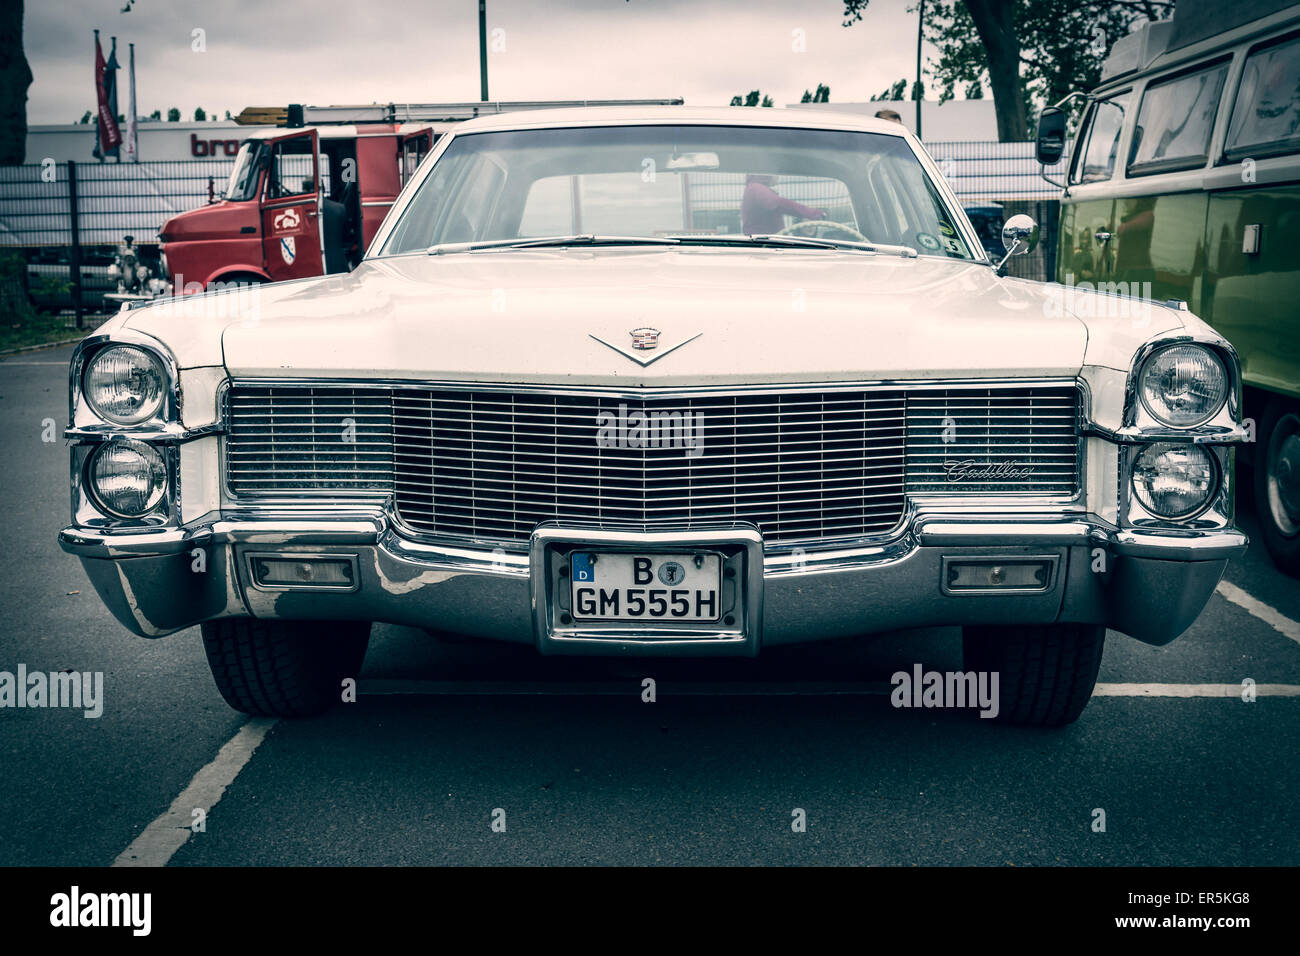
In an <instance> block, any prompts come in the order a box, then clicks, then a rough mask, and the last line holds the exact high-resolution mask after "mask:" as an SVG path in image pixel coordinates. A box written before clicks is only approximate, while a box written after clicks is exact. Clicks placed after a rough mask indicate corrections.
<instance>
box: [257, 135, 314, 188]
mask: <svg viewBox="0 0 1300 956" xmlns="http://www.w3.org/2000/svg"><path fill="white" fill-rule="evenodd" d="M312 160H313V157H312V154H311V137H310V136H295V137H293V138H292V139H282V140H280V141H279V142H278V143H276V144H275V145H274V146H273V147H272V151H271V172H270V175H268V176H267V179H266V198H267V199H280V198H282V197H284V196H301V195H303V194H304V193H314V192H315V191H316V182H315V180H314V179H313V173H314V170H315V168H316V164H315V163H314V162H313V161H312Z"/></svg>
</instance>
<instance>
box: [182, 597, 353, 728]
mask: <svg viewBox="0 0 1300 956" xmlns="http://www.w3.org/2000/svg"><path fill="white" fill-rule="evenodd" d="M202 630H203V649H204V651H206V652H207V655H208V666H209V667H210V668H211V669H212V678H213V680H215V681H216V683H217V690H219V691H220V692H221V696H222V697H224V698H225V699H226V703H228V704H229V705H230V706H231V707H233V708H235V709H236V710H242V711H243V712H244V713H246V714H253V715H254V716H257V717H310V716H312V715H313V714H319V713H321V712H322V711H324V710H325V709H327V708H328V707H329V706H330V705H331V704H333V703H335V702H336V701H338V700H340V699H342V681H343V678H345V677H356V676H357V673H358V672H359V671H360V670H361V661H362V660H363V659H364V658H365V656H366V645H367V644H368V643H369V642H370V623H369V622H368V621H363V622H357V621H260V620H256V619H254V618H227V619H222V620H219V621H208V622H207V623H205V624H203V625H202Z"/></svg>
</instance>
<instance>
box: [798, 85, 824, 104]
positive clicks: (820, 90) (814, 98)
mask: <svg viewBox="0 0 1300 956" xmlns="http://www.w3.org/2000/svg"><path fill="white" fill-rule="evenodd" d="M830 101H831V88H830V87H829V86H827V85H826V84H825V83H818V84H817V92H816V93H811V92H809V91H808V90H804V91H803V96H801V97H799V102H800V103H829V102H830Z"/></svg>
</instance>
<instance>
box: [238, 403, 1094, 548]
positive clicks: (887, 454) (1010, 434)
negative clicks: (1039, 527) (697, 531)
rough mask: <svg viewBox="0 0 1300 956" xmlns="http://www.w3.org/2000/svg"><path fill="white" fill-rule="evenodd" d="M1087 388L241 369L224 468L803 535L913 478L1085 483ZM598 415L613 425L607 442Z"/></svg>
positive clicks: (866, 512)
mask: <svg viewBox="0 0 1300 956" xmlns="http://www.w3.org/2000/svg"><path fill="white" fill-rule="evenodd" d="M1077 402H1078V393H1077V390H1076V388H1075V387H1074V385H1073V384H1072V383H1071V384H1063V385H1051V386H1032V387H1030V386H999V387H993V388H990V387H979V386H965V385H961V386H953V387H950V388H944V389H932V388H914V389H903V388H897V387H895V388H877V387H871V388H864V387H857V388H827V389H824V390H804V389H784V390H781V389H769V390H762V391H757V390H756V391H740V392H728V393H690V394H682V393H678V394H675V395H671V396H650V397H640V396H638V397H629V396H628V395H626V394H618V393H609V394H603V393H599V392H592V393H587V394H551V393H548V392H546V391H544V390H540V389H537V390H534V389H516V390H513V391H509V390H500V391H498V390H487V389H450V388H441V387H438V388H434V387H427V386H409V387H408V386H394V387H378V386H376V387H354V386H330V385H311V386H302V385H294V384H275V385H245V384H238V385H235V386H233V387H232V388H231V389H230V390H229V395H228V417H229V422H230V428H229V436H228V439H227V443H226V469H227V483H228V487H229V489H230V491H231V493H232V494H234V495H236V496H254V497H267V496H277V495H278V496H293V495H298V494H322V493H332V494H334V495H335V496H338V495H340V494H347V493H350V492H363V493H369V492H374V493H383V494H391V495H392V496H393V502H394V506H395V509H396V511H397V515H398V517H399V518H400V520H401V521H402V522H403V523H404V524H405V525H406V526H407V527H409V528H410V529H412V530H413V531H415V532H418V533H427V534H434V535H449V536H455V537H469V538H476V539H480V540H488V541H501V542H521V541H523V540H526V539H527V537H528V536H529V534H530V533H531V532H532V530H533V528H534V527H535V526H536V525H537V524H539V523H540V522H542V521H548V520H562V521H563V520H568V521H573V522H582V523H587V524H592V523H594V524H599V525H604V526H617V527H620V528H629V527H631V528H644V529H653V528H656V527H675V528H691V527H694V526H701V525H707V524H715V523H717V522H727V521H737V520H738V521H746V522H752V523H754V524H756V525H758V527H759V528H760V530H761V531H762V533H763V536H764V538H765V539H766V540H767V541H769V542H777V543H781V542H785V543H797V542H805V541H817V540H822V539H827V538H834V537H841V536H849V535H862V534H876V533H881V532H885V531H889V530H890V529H892V528H894V527H895V526H897V525H898V523H899V522H900V521H901V519H902V516H903V514H904V510H905V500H906V495H908V494H933V493H941V494H951V495H964V494H971V493H983V494H987V493H990V492H993V493H1003V492H1005V493H1008V494H1016V495H1026V494H1027V495H1034V496H1040V497H1042V496H1057V495H1060V496H1068V495H1071V494H1073V493H1074V492H1075V491H1076V490H1077V488H1078V483H1079V471H1078V467H1079V466H1078V440H1077V411H1078V410H1077ZM620 406H621V407H622V408H621V418H622V420H623V421H625V422H626V421H627V420H629V419H630V420H631V421H632V423H633V424H635V423H636V421H637V416H638V415H641V416H645V417H646V419H648V420H651V421H659V422H660V423H663V422H670V423H673V424H677V423H678V422H685V423H694V422H698V431H695V430H692V429H687V430H686V431H685V432H684V433H683V432H682V431H680V430H679V431H675V432H673V433H672V435H671V436H670V437H674V438H676V439H679V440H678V441H668V442H661V443H660V447H637V443H636V442H635V441H627V440H619V436H618V434H617V432H616V431H609V429H610V426H611V421H610V418H605V419H601V418H599V416H600V415H601V414H602V413H607V414H608V415H609V416H611V417H612V418H613V420H614V422H617V421H618V420H619V419H620ZM672 416H678V417H676V418H673V417H672ZM693 416H699V418H698V419H695V418H693ZM349 421H350V423H351V425H352V426H353V427H352V430H351V432H350V433H349V432H348V431H347V423H348V422H349ZM602 423H604V424H605V427H606V429H607V431H606V436H605V437H606V438H612V439H614V440H613V441H612V442H611V441H598V430H599V428H600V427H601V425H602ZM349 434H350V440H349ZM683 434H684V435H685V436H686V437H687V438H688V439H689V437H690V436H691V435H692V434H696V435H699V436H702V439H703V441H702V443H701V445H700V447H699V448H698V449H697V450H696V451H692V450H690V449H689V448H683V447H682V446H681V442H680V439H681V438H682V437H683ZM628 437H631V436H627V435H625V436H623V438H624V439H626V438H628ZM643 437H644V436H643ZM642 444H643V445H644V444H645V443H644V442H643V443H642ZM967 459H973V460H974V461H975V463H976V464H975V465H972V466H962V465H961V464H960V463H961V462H963V461H966V460H967ZM953 462H957V463H958V464H957V466H956V467H954V466H953V464H952V463H953ZM1008 462H1010V463H1012V464H1011V465H1007V464H1006V463H1008ZM990 467H991V468H993V469H994V471H993V472H992V473H984V472H979V471H978V468H985V469H988V468H990ZM1008 467H1010V468H1012V469H1013V470H1015V473H1014V479H1013V478H1011V477H1008V476H1007V473H1006V472H1007V468H1008ZM999 469H1000V472H999ZM1025 469H1028V471H1025ZM959 473H960V477H957V475H958V474H959Z"/></svg>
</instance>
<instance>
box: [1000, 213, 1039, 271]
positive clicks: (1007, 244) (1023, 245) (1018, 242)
mask: <svg viewBox="0 0 1300 956" xmlns="http://www.w3.org/2000/svg"><path fill="white" fill-rule="evenodd" d="M1002 245H1003V247H1004V248H1005V249H1006V250H1007V254H1006V255H1005V256H1003V257H1002V261H1001V262H999V263H998V264H997V265H996V266H995V267H994V270H993V271H994V272H996V273H997V274H998V275H1002V267H1003V266H1005V265H1006V264H1007V260H1008V259H1010V258H1011V257H1012V256H1023V255H1026V254H1027V253H1030V252H1033V251H1034V248H1035V247H1036V246H1037V245H1038V223H1036V222H1034V220H1033V218H1032V217H1031V216H1026V215H1024V214H1023V213H1021V214H1020V215H1018V216H1012V217H1011V218H1010V219H1008V220H1007V221H1006V222H1005V223H1003V224H1002Z"/></svg>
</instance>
